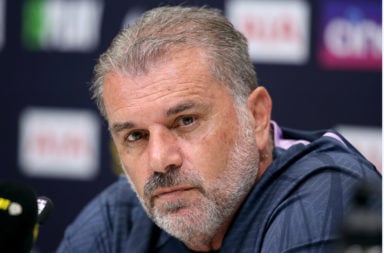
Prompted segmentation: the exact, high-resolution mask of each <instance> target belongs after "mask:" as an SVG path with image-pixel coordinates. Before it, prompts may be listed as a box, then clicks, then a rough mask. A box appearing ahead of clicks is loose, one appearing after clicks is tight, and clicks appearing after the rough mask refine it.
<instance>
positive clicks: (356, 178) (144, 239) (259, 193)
mask: <svg viewBox="0 0 384 253" xmlns="http://www.w3.org/2000/svg"><path fill="white" fill-rule="evenodd" d="M275 145H276V147H275V149H274V160H273V162H272V164H271V165H270V166H269V167H268V168H267V170H266V172H265V173H264V174H263V176H262V177H261V178H260V180H259V181H258V182H257V183H256V185H255V186H254V188H253V189H252V191H251V192H250V194H249V196H248V197H247V199H246V200H245V202H244V203H243V204H242V206H241V208H240V209H239V210H238V213H237V215H236V217H235V219H234V220H233V222H232V224H231V226H230V227H229V230H228V231H227V233H226V235H225V238H224V241H223V244H222V247H221V249H220V252H236V253H239V252H246V253H250V252H258V253H282V252H297V253H298V252H308V253H309V252H313V253H314V252H324V253H329V252H337V249H336V248H335V247H336V246H338V245H339V244H338V243H339V241H338V240H339V239H340V227H341V223H342V221H343V220H344V218H345V217H346V215H347V214H349V213H350V212H351V210H352V207H353V203H354V196H355V193H356V186H357V185H359V184H360V183H361V182H363V181H367V182H369V184H370V185H371V186H372V185H377V186H378V188H379V189H381V175H380V174H379V173H378V172H377V171H376V169H375V167H374V166H373V165H372V164H371V163H370V162H368V161H367V160H366V159H365V158H364V157H363V156H362V155H361V154H360V153H359V152H358V151H357V150H355V148H353V147H352V146H351V145H350V144H349V143H348V142H347V141H346V140H345V139H343V137H341V136H340V135H338V134H337V133H335V132H325V131H319V132H303V131H296V130H290V129H283V130H280V129H279V128H278V127H277V125H275ZM367 206H368V209H369V211H372V213H374V212H379V213H381V194H380V191H378V192H373V193H372V194H370V196H369V200H368V202H367ZM58 252H59V253H62V252H66V253H68V252H76V253H78V252H92V253H101V252H103V253H104V252H111V253H119V252H127V253H128V252H133V253H144V252H160V253H173V252H192V251H189V250H188V249H187V248H186V247H185V246H184V245H183V243H182V242H180V241H178V240H177V239H175V238H173V237H172V236H170V235H168V234H167V233H166V232H164V231H162V230H161V229H159V228H158V227H156V225H154V224H153V222H152V221H151V220H150V219H149V218H148V217H147V215H146V213H145V211H144V210H143V208H142V207H141V205H140V202H139V201H138V199H137V197H136V195H135V193H134V192H133V190H131V188H130V186H129V184H128V182H127V179H126V178H125V177H124V176H122V177H120V179H119V180H118V181H117V182H116V183H114V184H112V185H111V186H110V187H109V188H107V189H106V190H104V191H103V192H102V193H101V194H100V195H98V196H97V197H96V198H95V199H94V200H93V201H92V202H91V203H89V204H88V205H87V206H86V207H85V209H84V210H83V211H82V212H81V213H80V215H79V216H78V218H77V219H76V220H75V221H74V223H73V224H71V225H70V226H69V227H68V228H67V230H66V232H65V236H64V238H63V241H62V242H61V244H60V246H59V249H58Z"/></svg>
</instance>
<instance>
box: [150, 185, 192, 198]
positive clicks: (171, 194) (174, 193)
mask: <svg viewBox="0 0 384 253" xmlns="http://www.w3.org/2000/svg"><path fill="white" fill-rule="evenodd" d="M193 189H194V188H193V187H190V186H189V187H188V186H178V187H169V188H160V189H158V190H155V191H154V192H153V194H152V199H162V200H168V201H172V200H176V199H178V198H181V197H182V195H184V194H185V193H188V192H190V191H192V190H193Z"/></svg>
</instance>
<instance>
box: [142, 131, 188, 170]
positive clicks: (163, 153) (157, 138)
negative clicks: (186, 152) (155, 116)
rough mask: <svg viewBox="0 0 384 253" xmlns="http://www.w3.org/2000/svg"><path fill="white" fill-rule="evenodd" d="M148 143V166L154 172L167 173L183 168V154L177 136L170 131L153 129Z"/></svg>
mask: <svg viewBox="0 0 384 253" xmlns="http://www.w3.org/2000/svg"><path fill="white" fill-rule="evenodd" d="M148 142H149V143H148V150H147V151H148V166H149V168H150V169H151V170H152V171H153V172H158V173H165V172H167V171H168V170H170V169H171V168H178V167H180V166H181V164H182V154H181V151H180V147H179V144H178V140H177V136H175V135H174V133H172V131H171V130H170V129H168V128H166V127H162V126H159V127H156V128H153V129H152V131H150V134H149V141H148Z"/></svg>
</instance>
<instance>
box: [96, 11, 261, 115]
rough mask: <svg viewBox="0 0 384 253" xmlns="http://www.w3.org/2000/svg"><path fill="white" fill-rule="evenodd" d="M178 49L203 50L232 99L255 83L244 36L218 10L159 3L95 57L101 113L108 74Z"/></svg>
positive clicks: (140, 68)
mask: <svg viewBox="0 0 384 253" xmlns="http://www.w3.org/2000/svg"><path fill="white" fill-rule="evenodd" d="M182 48H198V49H200V50H201V51H202V52H203V54H204V56H205V57H206V59H207V60H208V61H209V63H210V68H211V74H212V76H213V78H215V79H217V80H218V81H220V82H222V83H223V84H224V85H225V86H226V87H227V88H228V89H229V91H230V92H231V94H232V95H233V97H234V100H235V102H236V104H239V103H244V102H245V101H246V98H247V97H248V95H249V93H250V92H251V91H252V90H253V89H255V88H256V87H257V80H256V73H255V71H254V68H253V64H252V62H251V61H250V58H249V53H248V44H247V40H246V38H245V37H244V36H243V35H242V34H241V33H240V32H239V31H237V30H236V29H235V28H234V27H233V25H232V24H231V23H230V22H229V21H228V20H227V18H226V17H225V16H224V15H223V14H222V13H221V12H220V11H219V10H215V9H209V8H206V7H181V6H174V7H159V8H155V9H152V10H150V11H147V12H146V13H144V14H143V15H142V16H141V17H140V18H139V19H138V20H137V21H136V22H135V23H134V24H133V25H131V26H129V27H127V28H124V29H123V30H121V31H120V33H119V34H118V35H117V36H116V37H115V38H114V40H113V41H112V44H111V46H110V47H109V48H108V49H107V51H106V52H105V53H103V54H101V56H100V58H99V59H98V62H97V64H96V66H95V68H94V77H93V83H92V86H91V93H92V99H94V100H95V101H96V104H97V106H98V108H99V110H100V112H101V114H102V115H103V116H104V117H106V116H107V115H106V111H105V106H104V101H103V83H104V77H105V75H106V74H107V73H110V72H116V73H128V74H130V75H137V74H140V73H146V71H147V70H148V66H149V64H153V63H154V62H156V61H158V60H160V59H162V58H165V57H167V54H168V55H170V56H171V55H172V53H173V52H174V50H177V49H182Z"/></svg>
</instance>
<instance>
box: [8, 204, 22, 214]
mask: <svg viewBox="0 0 384 253" xmlns="http://www.w3.org/2000/svg"><path fill="white" fill-rule="evenodd" d="M8 213H9V215H12V216H18V215H20V214H22V213H23V208H22V207H21V205H20V204H19V203H16V202H12V203H11V204H10V205H9V207H8Z"/></svg>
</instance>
